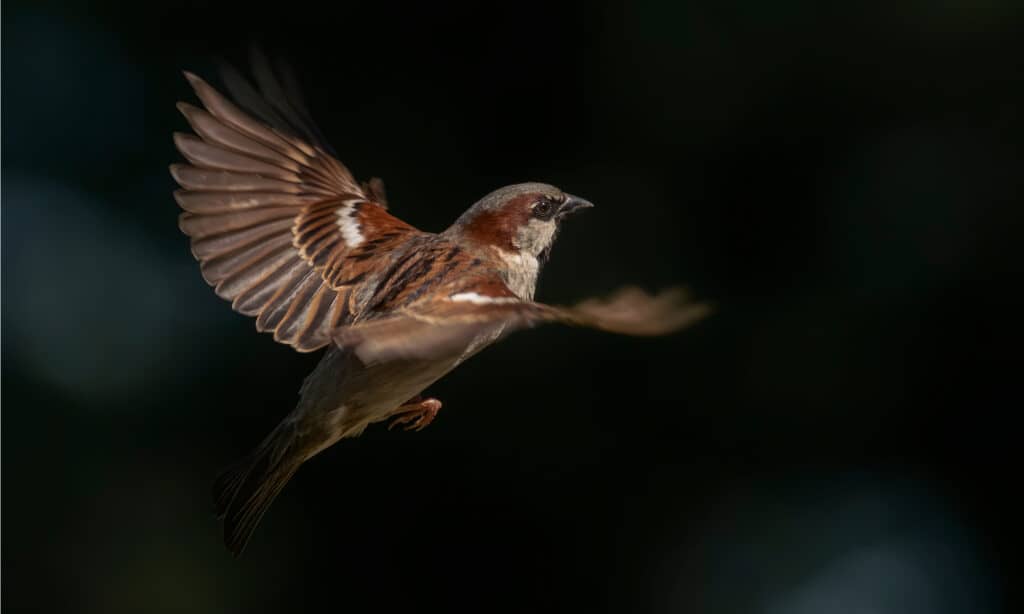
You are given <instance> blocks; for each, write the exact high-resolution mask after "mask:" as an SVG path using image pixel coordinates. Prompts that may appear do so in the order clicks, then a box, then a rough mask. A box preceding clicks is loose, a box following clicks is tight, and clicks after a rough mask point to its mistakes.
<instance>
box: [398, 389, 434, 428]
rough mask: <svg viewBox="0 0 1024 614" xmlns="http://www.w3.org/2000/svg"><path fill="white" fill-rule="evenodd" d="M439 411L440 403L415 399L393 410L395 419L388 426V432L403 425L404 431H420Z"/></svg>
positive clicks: (432, 400)
mask: <svg viewBox="0 0 1024 614" xmlns="http://www.w3.org/2000/svg"><path fill="white" fill-rule="evenodd" d="M439 411H441V401H438V400H437V399H421V398H420V397H416V398H415V399H411V400H410V401H409V402H408V403H406V404H405V405H402V406H401V407H399V408H398V409H396V410H395V417H394V418H392V419H391V423H390V424H388V430H389V431H390V430H391V429H393V428H395V427H396V426H402V425H403V424H404V425H405V428H404V430H406V431H414V430H415V431H422V430H423V429H424V428H426V426H427V425H428V424H430V423H431V422H433V421H434V418H435V417H437V412H439Z"/></svg>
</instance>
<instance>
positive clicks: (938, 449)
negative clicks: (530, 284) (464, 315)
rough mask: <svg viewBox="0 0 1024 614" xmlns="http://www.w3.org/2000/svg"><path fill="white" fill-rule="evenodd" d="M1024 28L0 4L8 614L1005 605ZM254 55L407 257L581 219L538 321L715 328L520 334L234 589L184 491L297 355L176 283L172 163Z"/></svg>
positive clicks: (227, 446) (776, 8) (282, 393)
mask: <svg viewBox="0 0 1024 614" xmlns="http://www.w3.org/2000/svg"><path fill="white" fill-rule="evenodd" d="M1019 9H1020V7H1019V5H1018V3H1016V2H1011V1H1009V0H989V1H986V2H967V1H952V2H933V3H929V2H916V3H891V4H889V5H879V6H874V7H869V6H867V5H862V4H857V5H856V6H854V5H843V6H840V7H833V6H824V5H822V4H821V3H816V2H807V1H781V2H772V3H763V2H749V1H748V2H743V1H735V2H725V3H721V2H710V1H705V0H701V1H699V2H665V3H658V2H651V1H641V2H615V1H608V2H586V3H578V4H566V5H558V6H548V5H547V4H546V3H529V2H527V3H518V2H517V3H502V4H501V5H500V6H492V7H484V6H471V7H466V8H460V7H457V6H455V5H452V6H442V5H438V4H435V3H422V4H419V5H410V6H389V5H384V4H377V3H358V4H352V3H347V2H334V3H330V4H327V5H323V6H315V5H305V4H302V3H300V2H287V3H282V2H278V3H274V4H261V3H259V2H247V3H240V4H233V5H232V4H218V5H216V6H207V5H206V3H203V2H186V3H175V2H159V3H153V4H151V5H146V6H142V3H136V2H128V1H126V0H98V1H92V2H26V1H11V2H6V3H5V5H4V11H3V37H2V40H3V49H2V58H3V60H2V61H3V66H2V68H3V105H2V106H3V117H2V120H3V130H2V139H3V140H2V145H3V176H2V197H3V207H2V228H3V237H2V257H3V288H2V290H3V314H2V315H3V335H2V339H3V413H2V416H3V421H2V434H3V441H2V451H3V452H2V467H3V475H2V484H3V527H2V528H3V569H2V572H3V606H4V610H5V611H7V612H22V611H25V612H28V611H32V612H64V611H67V612H97V613H110V614H115V613H121V612H125V613H128V612H194V613H199V612H225V613H228V612H293V611H297V612H302V611H312V610H314V609H318V610H320V609H324V610H327V611H345V612H370V611H372V612H409V611H443V612H461V611H467V612H493V611H530V612H534V611H559V612H564V611H609V612H690V613H695V614H696V613H701V614H703V613H720V612H722V613H730V612H737V613H739V612H764V613H767V614H781V613H795V614H805V613H806V614H818V613H830V614H831V613H837V614H845V613H863V612H872V613H876V612H877V613H883V614H887V613H907V614H917V613H922V614H923V613H940V614H942V613H958V614H959V613H962V612H998V611H1012V610H1013V609H1014V606H1015V605H1017V606H1019V605H1020V599H1019V597H1020V595H1019V589H1017V588H1016V587H1015V584H1014V576H1013V575H1012V570H1013V569H1014V567H1015V566H1017V565H1018V564H1020V563H1021V561H1020V558H1021V557H1020V554H1019V551H1018V550H1017V549H1016V548H1015V547H1014V546H1013V543H1014V542H1013V540H1012V538H1011V535H1012V534H1013V533H1014V531H1015V530H1018V529H1019V524H1020V511H1021V507H1020V506H1019V504H1017V503H1015V502H1014V497H1015V496H1016V494H1017V492H1016V491H1018V490H1019V487H1020V483H1021V480H1020V476H1019V473H1017V470H1013V469H1012V465H1013V464H1015V463H1014V461H1013V458H1015V457H1016V456H1017V454H1016V452H1017V448H1018V447H1019V446H1018V442H1017V439H1018V437H1017V428H1016V427H1012V426H1011V425H1012V423H1014V422H1015V421H1014V420H1013V414H1015V413H1017V412H1018V411H1019V410H1020V408H1021V403H1020V385H1019V380H1018V378H1019V373H1020V370H1019V365H1020V358H1019V346H1018V344H1017V343H1016V342H1014V341H1013V340H1012V339H1013V332H1014V331H1015V330H1018V329H1019V315H1018V314H1019V311H1018V310H1017V307H1018V306H1019V302H1018V301H1017V298H1016V294H1017V288H1016V286H1017V285H1018V284H1019V282H1020V273H1021V271H1022V258H1021V247H1020V228H1021V221H1022V220H1021V217H1022V216H1021V201H1022V199H1021V193H1022V192H1021V188H1022V185H1021V184H1022V177H1024V173H1022V171H1024V164H1022V160H1024V156H1022V155H1021V152H1022V151H1024V124H1022V121H1021V103H1022V102H1024V81H1022V79H1021V66H1022V59H1024V42H1022V41H1024V37H1022V36H1021V29H1020V25H1021V23H1022V22H1021V20H1020V19H1019V18H1020V17H1021V11H1020V10H1019ZM251 42H259V43H261V44H262V45H263V46H264V47H265V48H266V49H267V51H268V52H269V53H270V54H271V55H275V56H281V57H284V58H287V59H288V60H289V61H290V62H291V63H292V64H293V65H294V66H295V67H296V69H297V71H298V73H299V76H300V79H301V82H302V84H303V87H304V90H305V93H306V97H307V99H308V102H309V106H310V107H311V109H312V112H313V115H314V117H315V118H317V120H318V123H319V124H320V126H321V127H322V129H323V131H324V132H325V133H326V134H327V136H328V140H329V141H330V142H331V143H332V144H333V145H334V146H335V147H336V149H337V150H338V151H339V154H340V155H341V158H342V159H343V160H344V162H345V163H346V164H348V165H349V167H350V168H351V169H352V170H353V172H354V173H355V174H356V175H357V176H358V177H361V178H364V179H365V178H368V177H370V176H372V175H377V176H380V177H382V178H384V180H385V182H386V185H387V189H388V196H389V199H390V201H391V208H392V211H393V212H394V213H395V214H396V215H399V216H400V217H402V218H404V219H405V220H407V221H408V222H410V223H412V224H413V225H415V226H418V227H420V228H423V229H426V230H435V231H439V230H441V229H443V228H444V227H446V226H447V224H449V223H450V222H451V221H453V220H454V219H455V218H456V217H457V216H458V215H459V214H460V213H461V212H462V211H463V210H464V209H465V208H467V207H468V206H469V205H470V204H471V203H472V202H474V201H475V200H476V199H477V198H479V197H480V196H482V195H483V194H485V193H487V192H489V191H490V190H492V189H494V188H496V187H499V186H502V185H505V184H508V183H514V182H519V181H527V180H538V181H546V182H550V183H554V184H557V185H559V186H561V187H563V188H564V189H566V190H568V191H571V192H573V193H576V194H580V195H582V196H584V197H586V198H588V199H590V200H592V201H594V202H595V203H596V204H597V208H596V209H594V210H593V211H591V212H588V213H587V214H586V215H584V216H580V217H579V218H578V219H575V220H573V222H572V223H571V224H569V225H568V227H567V228H566V229H565V232H563V233H562V235H561V237H560V239H559V243H558V245H556V247H555V250H554V254H553V257H552V261H551V263H550V265H549V267H548V268H547V270H546V271H545V273H544V275H543V277H542V279H541V283H540V288H539V291H538V297H539V298H541V299H542V300H545V301H548V302H556V303H562V302H569V301H574V300H576V299H579V298H582V297H586V296H589V295H593V294H598V293H604V292H607V291H609V290H611V289H613V288H615V287H617V286H619V285H620V284H623V283H640V284H642V285H644V286H646V287H648V288H651V289H654V288H658V287H661V286H664V285H668V284H673V283H685V284H687V285H689V286H690V287H691V288H692V289H693V290H694V292H695V293H696V294H697V295H698V296H699V297H701V298H705V299H708V300H712V301H714V302H715V303H716V304H717V306H718V311H717V313H716V314H715V315H714V317H712V318H711V319H709V320H707V321H705V322H703V323H702V324H700V325H699V326H698V327H696V328H694V329H692V330H689V331H686V332H685V333H683V334H680V335H677V336H673V337H669V338H662V339H653V340H652V339H630V338H618V337H613V336H606V335H602V334H598V333H595V332H591V331H584V330H568V329H559V328H554V327H552V328H545V329H540V330H535V331H528V332H525V333H520V334H518V335H516V336H514V337H512V338H510V339H509V340H507V341H506V342H505V343H503V344H501V345H498V346H496V347H494V348H492V349H490V350H488V351H487V352H485V353H483V354H482V355H480V356H478V357H477V358H475V359H473V360H472V361H470V362H469V363H467V364H465V365H464V366H463V367H461V368H460V369H458V370H457V371H455V372H454V373H453V374H452V375H450V376H449V377H447V378H445V379H444V380H442V381H441V382H439V383H438V384H437V385H436V386H434V387H433V388H432V389H431V390H430V392H431V394H432V395H434V396H437V397H438V398H440V399H442V401H443V402H444V409H443V410H442V412H441V414H440V416H439V418H438V420H437V421H435V423H434V424H433V425H432V426H430V428H428V429H427V430H425V431H424V432H422V433H418V434H409V433H397V432H387V431H386V429H384V428H382V427H380V426H378V427H375V428H371V429H369V431H368V432H367V433H366V434H365V435H364V436H363V437H362V438H361V439H358V440H354V441H346V442H343V443H342V445H338V446H336V447H334V448H332V449H330V450H328V451H327V452H325V453H323V454H322V455H320V456H319V457H317V458H316V459H315V460H313V461H311V462H310V463H308V464H307V465H306V466H305V467H304V468H303V469H302V471H300V472H299V474H298V475H297V476H296V478H295V479H294V480H293V482H292V483H291V484H290V485H289V486H288V487H287V488H286V489H285V491H284V493H283V494H282V496H281V497H280V498H279V499H278V501H277V502H276V503H275V505H274V506H273V507H272V508H271V510H270V513H269V514H268V515H267V517H266V518H265V519H264V521H263V523H262V525H261V527H260V528H259V529H258V530H257V532H256V535H255V538H254V540H253V542H252V543H251V544H250V547H249V549H248V550H247V551H246V553H245V555H244V556H243V558H242V559H240V560H237V561H236V560H234V559H232V558H231V557H230V556H229V555H228V554H227V552H226V551H225V550H224V549H223V547H222V546H221V537H220V527H219V526H218V524H217V522H216V521H215V520H214V519H213V517H212V512H211V505H210V501H209V485H210V482H211V480H212V478H213V476H214V475H215V474H216V472H217V471H218V470H219V469H220V468H222V467H223V466H224V465H225V464H227V463H228V462H230V461H231V460H233V459H235V458H236V457H238V456H240V455H242V454H243V453H245V452H247V451H248V450H249V449H250V448H251V447H252V446H253V445H255V444H256V443H257V442H258V441H259V440H260V439H261V438H262V437H263V435H264V434H265V433H266V432H268V431H269V429H270V428H272V427H273V425H275V424H276V423H277V421H278V420H279V419H280V418H281V417H282V416H284V415H285V414H286V413H287V412H288V411H290V410H291V408H292V407H293V406H294V403H295V401H296V400H297V396H296V395H297V391H298V388H299V385H300V383H301V381H302V378H303V377H304V376H305V375H306V374H307V373H308V372H309V371H310V370H311V369H312V367H313V366H314V364H315V363H316V361H317V359H318V355H299V354H297V353H295V352H293V351H292V350H290V349H289V348H287V347H284V346H279V345H276V344H275V343H274V342H273V341H272V339H271V338H270V337H269V336H267V335H261V334H257V333H256V332H255V329H254V325H253V322H252V321H251V320H250V319H248V318H245V317H242V316H239V315H235V314H233V313H232V312H231V310H230V309H229V306H228V305H227V304H226V303H224V302H222V301H221V300H220V299H218V298H217V297H216V296H215V295H214V294H213V292H212V291H211V290H210V289H209V288H208V287H206V285H205V284H204V282H203V281H202V279H201V277H200V275H199V270H198V266H197V265H196V263H195V262H194V261H193V259H192V257H191V255H190V253H189V250H188V246H187V241H186V238H185V237H184V236H183V235H182V234H181V233H180V232H179V231H178V229H177V224H176V218H177V215H178V209H177V206H176V205H175V203H174V201H173V199H172V198H171V191H172V190H173V188H174V186H173V184H172V181H171V178H170V177H169V175H168V172H167V166H168V164H169V163H171V162H174V161H176V160H178V156H177V154H176V153H175V151H174V150H173V147H172V144H171V133H172V132H173V131H175V130H184V129H186V124H185V121H184V120H183V118H181V117H180V116H179V115H178V114H177V112H176V110H175V108H174V103H175V102H176V101H178V100H189V101H193V100H194V98H193V96H192V94H191V92H190V91H189V88H188V87H187V84H186V82H185V80H184V79H183V78H182V76H181V72H180V71H181V70H182V69H189V70H193V71H196V72H198V73H199V74H201V75H204V76H206V77H207V78H211V79H215V78H216V74H217V73H216V59H217V58H226V59H228V60H230V61H232V62H234V63H236V64H243V65H244V64H245V62H246V49H247V46H248V45H249V44H250V43H251Z"/></svg>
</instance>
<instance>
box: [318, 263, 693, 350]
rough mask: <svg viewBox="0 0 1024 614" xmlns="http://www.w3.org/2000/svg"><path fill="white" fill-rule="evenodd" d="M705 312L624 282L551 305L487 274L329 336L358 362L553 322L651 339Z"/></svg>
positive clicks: (678, 292)
mask: <svg viewBox="0 0 1024 614" xmlns="http://www.w3.org/2000/svg"><path fill="white" fill-rule="evenodd" d="M470 288H471V289H470ZM708 313H710V306H708V305H707V304H704V303H692V302H689V301H688V299H687V294H686V292H685V291H683V290H682V289H679V288H673V289H669V290H665V291H663V292H661V293H659V294H657V295H654V296H652V295H650V294H647V293H646V292H644V291H642V290H640V289H638V288H634V287H626V288H622V289H620V290H618V291H617V292H615V293H613V294H612V295H610V296H609V297H607V298H604V299H589V300H586V301H583V302H581V303H578V304H576V305H574V306H572V307H556V306H552V305H545V304H543V303H536V302H532V301H522V300H520V299H518V298H517V297H516V296H515V294H513V293H512V292H511V291H510V290H509V289H508V288H507V287H506V286H505V285H504V284H503V283H501V282H500V281H498V280H495V279H490V280H477V282H476V283H474V284H472V285H470V286H467V287H464V288H463V289H459V290H449V291H447V292H443V293H440V294H439V295H438V296H436V297H433V298H431V299H429V300H427V301H423V302H420V303H417V304H416V305H413V306H411V307H409V308H406V309H402V310H399V311H398V313H397V314H396V315H394V316H390V317H386V318H382V319H377V320H370V321H366V322H361V323H359V324H356V325H354V326H346V327H343V328H340V329H338V330H337V331H336V333H335V340H336V341H337V343H338V344H339V345H341V346H342V347H350V348H352V349H354V350H355V351H356V353H357V354H358V356H359V357H360V359H361V360H363V361H364V362H366V363H374V362H386V361H389V360H395V359H406V358H430V357H437V356H442V355H449V354H451V353H453V352H460V351H462V350H463V349H464V348H466V347H467V346H468V345H469V344H470V343H471V342H472V341H473V339H474V338H476V337H477V336H478V335H481V334H484V333H486V332H487V331H488V330H490V331H496V330H499V329H500V331H501V333H502V334H507V333H509V332H511V331H513V330H516V329H519V328H524V327H531V326H536V325H538V324H543V323H548V322H560V323H563V324H569V325H573V326H586V327H591V328H597V329H600V330H604V331H607V332H612V333H619V334H624V335H635V336H656V335H664V334H668V333H671V332H674V331H677V330H680V329H682V328H684V327H685V326H688V325H690V324H692V323H694V322H696V321H697V320H699V319H701V318H703V317H704V316H706V315H707V314H708Z"/></svg>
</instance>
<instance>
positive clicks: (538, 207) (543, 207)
mask: <svg viewBox="0 0 1024 614" xmlns="http://www.w3.org/2000/svg"><path fill="white" fill-rule="evenodd" d="M554 209H555V207H554V205H553V204H551V201H550V200H548V199H546V198H545V199H542V200H538V201H537V202H535V203H533V217H535V218H538V219H541V220H546V219H548V218H549V217H551V213H552V212H553V211H554Z"/></svg>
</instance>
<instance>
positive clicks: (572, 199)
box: [558, 194, 594, 219]
mask: <svg viewBox="0 0 1024 614" xmlns="http://www.w3.org/2000/svg"><path fill="white" fill-rule="evenodd" d="M565 196H566V199H565V202H564V203H562V206H561V207H559V208H558V218H559V219H561V218H564V217H567V216H569V215H571V214H573V213H576V212H578V211H582V210H584V209H590V208H591V207H593V206H594V203H592V202H590V201H589V200H585V199H583V198H580V197H579V196H573V195H572V194H566V195H565Z"/></svg>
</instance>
